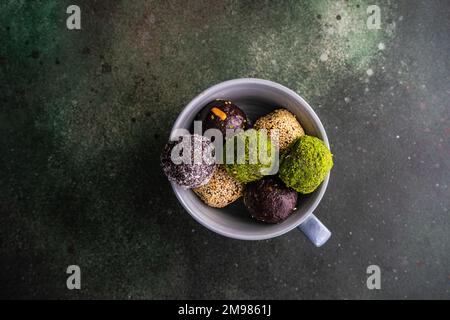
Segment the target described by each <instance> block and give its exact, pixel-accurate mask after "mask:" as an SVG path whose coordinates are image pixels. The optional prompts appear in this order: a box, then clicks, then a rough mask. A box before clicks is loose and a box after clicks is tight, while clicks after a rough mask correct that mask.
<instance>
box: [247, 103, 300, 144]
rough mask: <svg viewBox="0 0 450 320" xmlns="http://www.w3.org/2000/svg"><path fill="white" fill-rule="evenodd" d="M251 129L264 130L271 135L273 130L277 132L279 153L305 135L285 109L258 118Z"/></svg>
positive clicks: (293, 117)
mask: <svg viewBox="0 0 450 320" xmlns="http://www.w3.org/2000/svg"><path fill="white" fill-rule="evenodd" d="M253 128H254V129H266V130H267V131H268V132H269V134H272V133H273V131H274V130H278V145H279V147H280V153H281V152H283V151H285V150H286V149H287V147H289V145H290V144H291V143H293V142H294V141H295V140H297V139H298V138H300V137H301V136H303V135H304V134H305V132H304V131H303V128H302V126H301V125H300V123H299V122H298V121H297V119H296V118H295V116H294V115H293V114H292V113H291V112H290V111H288V110H286V109H277V110H275V111H273V112H271V113H269V114H267V115H265V116H264V117H261V118H259V119H258V120H256V122H255V125H254V126H253Z"/></svg>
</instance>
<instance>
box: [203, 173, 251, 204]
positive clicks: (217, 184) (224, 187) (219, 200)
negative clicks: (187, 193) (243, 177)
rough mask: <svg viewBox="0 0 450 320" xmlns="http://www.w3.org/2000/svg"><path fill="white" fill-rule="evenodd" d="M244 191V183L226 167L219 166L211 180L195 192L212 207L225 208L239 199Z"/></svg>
mask: <svg viewBox="0 0 450 320" xmlns="http://www.w3.org/2000/svg"><path fill="white" fill-rule="evenodd" d="M243 191H244V184H242V183H240V182H238V181H237V180H235V179H234V178H233V177H231V176H230V175H229V174H228V173H227V171H226V170H225V168H224V167H222V166H219V167H217V169H216V171H215V172H214V174H213V176H212V178H211V180H209V182H208V183H207V184H205V185H203V186H201V187H199V188H195V189H194V192H195V193H196V194H197V195H198V196H199V198H200V199H202V201H203V202H204V203H206V204H207V205H208V206H210V207H215V208H223V207H225V206H227V205H229V204H230V203H233V202H234V201H236V200H237V199H239V198H240V197H241V196H242V194H243Z"/></svg>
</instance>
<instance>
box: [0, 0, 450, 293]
mask: <svg viewBox="0 0 450 320" xmlns="http://www.w3.org/2000/svg"><path fill="white" fill-rule="evenodd" d="M73 3H75V4H78V5H79V6H80V7H81V10H82V30H81V31H69V30H67V29H66V25H65V19H66V18H67V14H66V8H67V6H68V5H69V4H73ZM368 4H378V5H379V6H380V8H381V9H382V28H381V29H380V30H368V29H367V27H366V24H365V22H366V19H367V14H366V8H367V5H368ZM449 17H450V11H449V5H448V2H446V1H439V0H436V1H432V2H430V1H387V0H376V1H368V0H367V1H366V0H361V1H358V0H349V1H331V0H330V1H324V0H318V1H316V0H314V1H297V0H296V1H199V0H189V1H138V0H135V1H128V0H127V1H125V0H123V1H106V0H105V1H95V0H77V1H74V2H72V1H70V2H69V1H66V0H53V1H52V0H48V1H45V0H43V1H25V0H3V1H1V2H0V39H1V45H0V102H1V112H0V146H1V150H0V157H1V158H0V296H1V297H7V298H11V297H16V298H17V297H21V298H431V297H434V298H448V297H449V281H450V278H449V277H450V271H449V264H450V262H449V255H448V252H450V248H449V245H450V239H449V237H450V232H449V212H448V208H449V207H450V203H449V201H450V200H449V199H450V196H449V189H448V181H449V180H450V173H449V172H450V165H449V156H450V150H449V144H450V120H449V115H448V110H449V108H450V106H449V102H448V96H449V94H450V87H449V85H450V79H449V74H448V70H450V58H449V52H450V47H449V43H450V39H449V32H448V30H449V29H450V22H449ZM380 48H381V49H380ZM239 77H258V78H265V79H270V80H273V81H277V82H280V83H282V84H284V85H286V86H288V87H290V88H292V89H293V90H295V91H297V92H299V93H300V94H301V95H302V96H304V97H305V98H306V99H307V100H308V101H309V102H310V103H311V104H312V105H313V107H314V109H315V110H316V111H317V113H318V115H319V116H320V118H321V119H322V121H323V123H324V126H325V128H326V130H327V132H328V135H329V138H330V142H331V149H332V151H333V153H334V154H335V168H334V172H333V175H332V177H331V181H330V185H329V189H328V191H327V194H326V196H325V198H324V200H323V202H322V203H321V205H320V207H319V209H318V211H317V212H316V213H317V215H318V216H320V217H321V219H322V220H323V221H324V222H325V223H326V224H327V225H328V226H329V227H330V229H331V230H332V232H333V238H332V239H331V240H330V241H329V243H328V244H327V245H326V246H325V247H323V248H321V249H316V248H313V247H312V246H311V245H310V244H309V243H308V242H307V240H305V239H304V238H303V236H302V235H301V234H300V233H297V232H290V233H289V234H287V235H285V236H283V237H280V238H277V239H273V240H270V241H261V242H242V241H235V240H229V239H226V238H223V237H221V236H218V235H215V234H213V233H211V232H209V231H207V230H206V229H204V228H203V227H201V226H200V225H198V224H197V223H196V222H195V221H194V220H193V219H192V218H190V216H189V215H188V214H187V213H186V212H184V210H183V209H182V208H181V206H180V205H179V204H178V202H177V200H176V198H175V197H174V196H173V194H172V192H171V189H170V186H169V184H168V183H167V181H166V179H165V177H164V176H163V174H162V172H161V170H160V169H159V152H160V150H161V149H162V146H163V145H164V143H165V140H166V139H167V137H168V133H169V131H170V128H171V125H172V123H173V121H174V120H175V119H176V117H177V115H178V113H179V112H180V110H181V109H182V108H183V106H184V105H186V103H188V102H189V101H190V100H191V99H192V98H193V97H194V96H195V95H196V94H198V93H199V92H200V91H202V90H203V89H205V88H207V87H209V86H211V85H213V84H215V83H218V82H220V81H223V80H227V79H232V78H239ZM372 263H374V264H378V265H380V267H381V269H382V272H383V289H382V290H381V291H369V290H367V288H366V286H365V279H366V274H365V270H366V268H367V266H368V265H369V264H372ZM69 264H77V265H79V266H80V267H81V269H82V290H80V291H69V290H67V289H66V286H65V281H66V274H65V268H66V267H67V265H69Z"/></svg>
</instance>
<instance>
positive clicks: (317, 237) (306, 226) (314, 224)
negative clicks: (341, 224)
mask: <svg viewBox="0 0 450 320" xmlns="http://www.w3.org/2000/svg"><path fill="white" fill-rule="evenodd" d="M298 228H299V229H300V230H301V231H302V232H303V233H304V234H305V236H306V237H307V238H308V239H309V240H310V241H311V242H312V243H314V245H315V246H316V247H320V246H322V245H324V244H325V242H327V241H328V239H330V237H331V232H330V230H328V228H327V227H325V225H324V224H323V223H322V222H320V220H319V219H317V217H316V216H315V215H314V214H310V215H309V217H308V218H307V219H306V220H305V221H304V222H303V223H302V224H301V225H299V226H298Z"/></svg>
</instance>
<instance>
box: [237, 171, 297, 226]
mask: <svg viewBox="0 0 450 320" xmlns="http://www.w3.org/2000/svg"><path fill="white" fill-rule="evenodd" d="M297 197H298V195H297V192H295V191H294V190H292V189H290V188H288V187H286V186H285V185H284V184H283V182H281V180H279V179H278V178H276V177H266V178H264V179H261V180H258V181H255V182H251V183H249V184H247V185H246V187H245V192H244V204H245V206H246V207H247V209H248V211H249V212H250V214H251V215H252V217H253V218H255V219H257V220H260V221H264V222H267V223H279V222H281V221H283V220H285V219H287V218H288V217H289V216H290V215H291V214H292V213H293V212H294V210H295V209H296V206H297Z"/></svg>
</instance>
